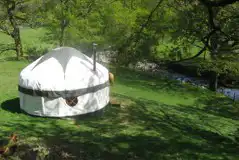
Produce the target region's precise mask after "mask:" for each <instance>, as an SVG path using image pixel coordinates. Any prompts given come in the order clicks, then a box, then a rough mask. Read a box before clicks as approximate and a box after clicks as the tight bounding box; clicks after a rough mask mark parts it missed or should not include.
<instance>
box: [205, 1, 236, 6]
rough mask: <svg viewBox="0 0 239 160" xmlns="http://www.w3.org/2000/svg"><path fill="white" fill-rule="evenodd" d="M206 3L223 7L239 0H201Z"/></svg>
mask: <svg viewBox="0 0 239 160" xmlns="http://www.w3.org/2000/svg"><path fill="white" fill-rule="evenodd" d="M200 2H202V3H203V4H204V5H206V6H210V7H223V6H226V5H229V4H233V3H235V2H239V0H217V1H211V0H200Z"/></svg>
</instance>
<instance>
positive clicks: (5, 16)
mask: <svg viewBox="0 0 239 160" xmlns="http://www.w3.org/2000/svg"><path fill="white" fill-rule="evenodd" d="M26 2H27V0H25V1H24V0H2V1H0V32H2V33H4V34H7V35H9V36H10V37H11V38H13V40H14V44H15V47H13V48H7V49H6V50H9V49H12V50H15V51H16V55H17V59H19V57H20V56H23V50H22V42H21V36H20V29H19V26H20V24H21V23H23V22H25V21H26V18H25V15H26V13H25V9H26V6H25V5H24V4H25V3H26ZM4 51H5V50H4Z"/></svg>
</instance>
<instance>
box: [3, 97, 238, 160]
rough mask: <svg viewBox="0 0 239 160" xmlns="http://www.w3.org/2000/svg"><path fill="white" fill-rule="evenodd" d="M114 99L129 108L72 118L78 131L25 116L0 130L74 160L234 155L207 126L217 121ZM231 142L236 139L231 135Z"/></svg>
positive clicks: (180, 109)
mask: <svg viewBox="0 0 239 160" xmlns="http://www.w3.org/2000/svg"><path fill="white" fill-rule="evenodd" d="M114 97H120V98H124V99H125V100H131V101H134V102H135V104H134V105H130V106H126V107H116V106H109V107H107V108H106V110H105V112H104V116H101V117H92V118H90V119H78V120H77V119H76V120H75V121H76V124H77V126H78V127H77V126H75V125H70V124H68V125H62V124H60V123H59V120H56V119H50V118H30V117H28V118H26V117H24V118H23V119H22V120H21V119H18V121H9V122H8V123H5V124H3V125H2V127H3V126H4V127H7V128H11V129H12V130H16V131H18V133H19V134H21V135H22V136H24V137H30V136H34V137H41V138H43V139H44V141H45V143H46V144H47V146H48V147H53V146H60V147H61V149H62V150H64V151H66V152H68V153H70V154H71V155H73V156H75V157H77V158H75V159H220V158H222V159H231V158H238V156H239V155H238V152H237V151H238V149H239V145H238V141H236V140H233V138H231V137H230V136H226V135H225V134H223V133H221V131H222V130H223V129H222V128H220V127H217V126H215V127H214V128H213V127H212V125H213V124H212V125H208V123H212V122H214V120H220V117H219V116H218V117H210V118H209V119H208V118H207V115H204V114H208V113H207V111H206V110H198V109H197V108H193V107H190V106H183V105H178V106H173V105H172V106H169V105H165V104H160V103H158V102H156V101H151V100H146V99H134V98H131V97H127V96H123V95H120V94H115V95H114ZM3 104H4V105H3V107H5V106H6V107H5V108H7V106H12V105H17V104H18V102H17V100H16V99H15V100H13V101H11V103H10V102H8V103H3ZM12 110H13V109H11V112H14V111H12ZM14 110H15V109H14ZM198 116H202V117H201V119H203V118H207V119H205V121H207V122H208V123H204V121H201V120H200V118H199V119H197V117H198ZM223 121H225V120H223ZM64 122H67V121H64ZM228 123H230V122H228ZM227 127H238V126H227ZM215 128H216V129H215ZM3 132H5V133H1V134H8V132H9V130H8V131H3ZM232 134H234V133H232ZM233 137H234V138H235V139H236V135H233Z"/></svg>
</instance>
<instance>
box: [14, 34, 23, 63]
mask: <svg viewBox="0 0 239 160" xmlns="http://www.w3.org/2000/svg"><path fill="white" fill-rule="evenodd" d="M14 42H15V48H16V54H17V60H19V59H20V57H23V51H22V43H21V37H20V34H19V33H18V35H16V37H14Z"/></svg>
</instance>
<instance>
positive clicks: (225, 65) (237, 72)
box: [200, 60, 239, 77]
mask: <svg viewBox="0 0 239 160" xmlns="http://www.w3.org/2000/svg"><path fill="white" fill-rule="evenodd" d="M200 71H209V72H210V71H211V72H215V73H217V74H218V75H220V74H225V75H228V76H234V77H236V76H239V65H238V62H233V61H226V60H211V61H201V62H200Z"/></svg>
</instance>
